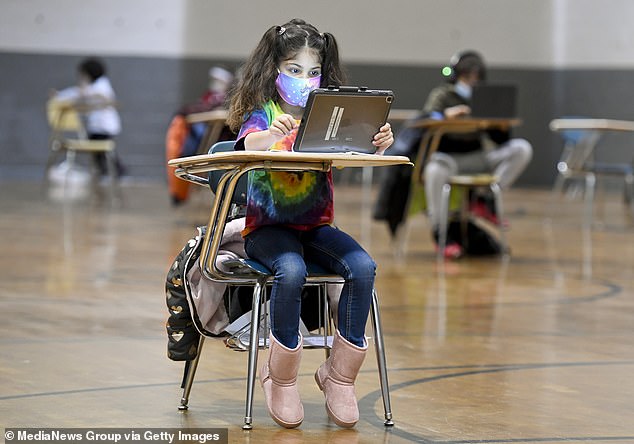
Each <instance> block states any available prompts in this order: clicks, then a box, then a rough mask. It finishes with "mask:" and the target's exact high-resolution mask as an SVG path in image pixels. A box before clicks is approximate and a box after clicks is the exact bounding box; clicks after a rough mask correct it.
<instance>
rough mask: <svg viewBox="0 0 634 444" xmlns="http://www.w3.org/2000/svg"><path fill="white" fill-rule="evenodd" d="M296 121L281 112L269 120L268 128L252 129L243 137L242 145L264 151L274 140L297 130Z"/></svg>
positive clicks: (248, 148) (249, 148)
mask: <svg viewBox="0 0 634 444" xmlns="http://www.w3.org/2000/svg"><path fill="white" fill-rule="evenodd" d="M297 126H298V124H297V121H296V120H295V119H294V118H293V116H291V115H290V114H281V115H279V116H277V117H276V118H275V120H273V122H271V126H269V129H267V130H264V131H254V132H251V133H249V134H247V136H246V137H245V139H244V147H245V149H247V150H254V151H265V150H267V149H268V148H269V147H270V146H271V145H273V144H274V143H275V142H277V141H278V140H280V139H281V138H283V137H285V136H287V135H288V134H289V133H291V132H292V131H295V130H297Z"/></svg>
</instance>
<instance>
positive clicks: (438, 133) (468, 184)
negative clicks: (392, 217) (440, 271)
mask: <svg viewBox="0 0 634 444" xmlns="http://www.w3.org/2000/svg"><path fill="white" fill-rule="evenodd" d="M480 129H481V126H480V123H478V122H473V123H470V122H465V123H464V124H463V125H461V126H452V127H451V128H449V127H439V128H437V129H434V130H431V129H430V130H427V131H426V132H425V134H424V135H423V138H422V140H421V143H420V148H419V150H418V154H417V158H416V162H415V163H414V172H413V174H412V186H413V187H418V188H420V187H424V178H423V171H424V169H425V164H426V162H427V161H429V159H430V158H431V156H432V154H433V153H435V152H436V150H437V149H438V145H439V144H440V140H441V139H442V137H443V136H444V135H445V134H447V133H452V134H458V133H471V132H474V131H478V130H480ZM482 187H485V188H489V189H490V190H491V192H492V194H493V198H494V205H495V210H496V213H497V216H498V219H499V221H502V220H503V214H504V212H503V205H502V193H501V191H500V185H499V183H498V178H497V177H496V176H494V175H491V174H473V175H472V174H460V175H455V176H451V177H449V180H448V181H447V183H446V184H444V185H443V188H442V200H441V208H440V223H439V227H438V231H439V239H438V252H437V259H438V260H439V261H440V260H443V258H444V254H445V248H446V246H447V230H448V227H449V215H450V211H451V208H450V198H451V195H452V190H454V189H455V190H457V191H458V192H459V195H458V198H459V202H460V222H461V228H462V233H463V236H462V238H463V239H466V238H467V235H466V232H467V224H468V218H469V193H468V191H469V190H470V189H474V188H482ZM416 194H417V193H414V192H410V196H412V195H416ZM418 194H420V193H418ZM412 206H413V203H412V202H410V205H408V207H412ZM499 232H500V244H501V251H502V252H503V253H504V254H505V253H506V252H508V246H507V243H506V236H505V234H504V228H503V227H502V226H501V225H500V230H499Z"/></svg>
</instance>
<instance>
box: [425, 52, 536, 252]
mask: <svg viewBox="0 0 634 444" xmlns="http://www.w3.org/2000/svg"><path fill="white" fill-rule="evenodd" d="M443 74H444V75H445V76H447V82H446V83H445V84H443V85H440V86H438V87H436V88H434V89H433V90H432V91H431V92H430V94H429V96H428V98H427V101H426V103H425V106H424V108H423V113H424V114H425V115H428V116H430V117H431V118H438V119H457V118H460V117H464V116H469V115H470V114H471V107H470V104H471V93H472V90H473V87H474V86H476V85H478V84H480V83H482V82H484V81H485V80H486V65H485V63H484V59H483V58H482V56H481V55H480V54H479V53H477V52H476V51H463V52H460V53H458V54H455V55H454V56H453V57H452V58H451V61H450V66H448V67H445V68H444V69H443ZM485 147H486V148H485ZM491 147H492V149H490V148H491ZM532 154H533V148H532V146H531V144H530V143H529V142H528V141H527V140H525V139H512V138H510V134H509V133H508V132H506V131H480V132H475V133H468V134H447V135H445V136H443V137H442V139H441V141H440V144H439V146H438V150H437V151H436V152H435V153H434V154H433V155H432V156H431V157H430V159H429V161H428V162H427V164H426V165H425V170H424V178H425V194H426V199H427V208H428V214H429V218H430V221H431V225H432V227H433V233H432V234H433V238H434V241H435V242H436V244H437V243H438V237H439V233H438V226H439V223H440V206H441V198H442V188H443V185H444V184H445V183H447V181H448V180H449V177H450V176H453V175H456V174H494V175H496V176H497V177H498V178H499V184H500V187H501V188H502V189H505V188H508V187H510V186H511V184H513V183H514V182H515V180H516V179H517V178H518V177H519V175H520V174H521V173H522V172H523V171H524V169H525V168H526V166H527V165H528V163H529V162H530V160H531V157H532ZM472 210H473V211H474V213H476V214H478V215H479V216H482V217H485V218H486V219H488V220H490V221H492V222H494V223H498V224H499V223H501V221H499V220H498V219H497V216H496V215H495V213H494V211H493V210H492V205H490V203H489V202H487V201H486V199H483V198H481V199H476V200H474V201H473V202H472ZM444 254H445V257H447V258H458V257H460V256H462V255H463V254H464V250H463V247H462V245H460V243H458V242H457V241H456V240H454V239H452V238H451V237H448V238H447V246H446V248H445V252H444Z"/></svg>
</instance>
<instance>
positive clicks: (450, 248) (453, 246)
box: [436, 242, 464, 259]
mask: <svg viewBox="0 0 634 444" xmlns="http://www.w3.org/2000/svg"><path fill="white" fill-rule="evenodd" d="M439 249H440V247H439V246H438V245H436V253H438V250H439ZM463 255H464V249H463V248H462V246H460V245H459V244H457V243H455V242H450V243H448V244H447V245H445V251H443V256H444V258H445V259H459V258H461V257H462V256H463Z"/></svg>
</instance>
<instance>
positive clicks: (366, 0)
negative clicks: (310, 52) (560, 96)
mask: <svg viewBox="0 0 634 444" xmlns="http://www.w3.org/2000/svg"><path fill="white" fill-rule="evenodd" d="M291 17H303V18H306V19H307V20H308V21H310V22H313V23H314V24H316V25H317V26H318V27H319V28H321V29H322V30H327V31H330V32H332V33H333V34H335V36H336V37H337V38H338V40H339V43H340V45H341V49H342V55H343V57H344V58H345V60H346V61H348V62H369V63H382V64H390V63H400V64H417V65H418V64H430V63H442V62H445V61H446V60H447V58H448V56H449V55H450V54H452V53H453V52H455V51H456V50H458V49H463V48H477V49H479V50H481V51H482V52H483V53H484V54H485V56H486V58H487V60H488V61H489V63H491V64H496V65H507V66H508V65H514V66H523V67H551V66H555V67H598V66H608V67H632V66H634V27H633V26H632V25H631V20H632V18H633V17H634V1H631V0H602V1H596V0H530V1H528V0H443V1H441V0H390V1H389V2H386V1H378V0H344V1H341V0H320V1H313V2H307V1H295V2H288V0H267V1H250V2H249V1H247V2H236V1H234V0H230V1H225V0H109V1H103V0H55V1H50V0H0V51H7V52H44V53H70V54H85V53H97V54H103V55H106V54H109V55H141V56H143V55H146V56H162V57H210V58H214V57H218V58H235V59H242V58H244V57H245V56H246V55H247V54H248V53H249V51H250V50H251V49H252V48H253V46H254V45H255V43H256V42H257V40H258V39H259V38H260V36H261V35H262V33H263V32H264V31H265V29H266V28H267V27H268V26H271V25H273V24H277V23H281V22H282V21H285V20H286V19H288V18H291Z"/></svg>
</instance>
